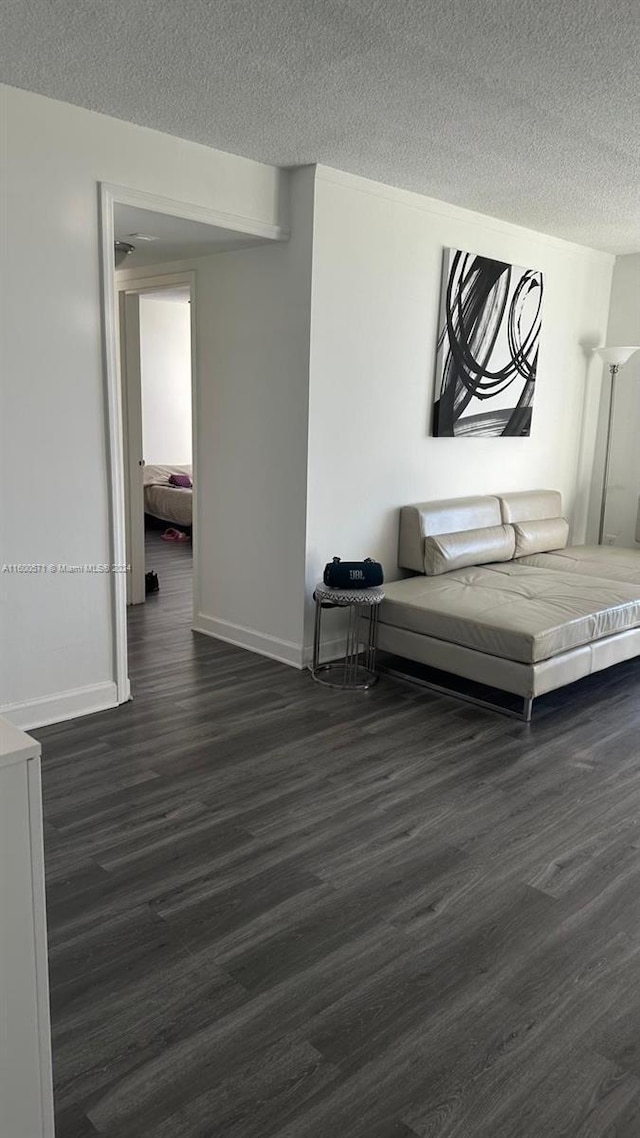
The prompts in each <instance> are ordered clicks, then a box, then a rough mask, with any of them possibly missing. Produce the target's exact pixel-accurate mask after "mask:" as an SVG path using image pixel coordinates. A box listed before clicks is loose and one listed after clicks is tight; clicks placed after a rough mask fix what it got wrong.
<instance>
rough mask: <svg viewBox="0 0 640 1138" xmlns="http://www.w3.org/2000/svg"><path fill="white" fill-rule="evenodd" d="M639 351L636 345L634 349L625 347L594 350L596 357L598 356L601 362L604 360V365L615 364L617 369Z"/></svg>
mask: <svg viewBox="0 0 640 1138" xmlns="http://www.w3.org/2000/svg"><path fill="white" fill-rule="evenodd" d="M639 350H640V349H639V347H638V345H637V344H636V345H635V347H629V346H627V347H625V348H607V347H603V348H594V351H595V353H596V355H598V356H600V359H601V360H604V362H605V363H606V364H615V365H616V366H617V367H622V365H623V364H626V362H627V360H628V359H630V358H631V356H632V355H633V353H634V352H637V351H639Z"/></svg>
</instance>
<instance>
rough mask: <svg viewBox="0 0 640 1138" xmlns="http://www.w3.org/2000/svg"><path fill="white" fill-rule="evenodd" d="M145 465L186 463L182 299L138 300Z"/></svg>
mask: <svg viewBox="0 0 640 1138" xmlns="http://www.w3.org/2000/svg"><path fill="white" fill-rule="evenodd" d="M140 371H141V379H142V449H143V454H144V458H145V462H146V463H147V464H149V463H160V464H162V465H173V464H178V465H183V464H188V463H190V462H191V449H192V446H191V312H190V305H189V300H188V298H187V297H185V298H183V299H181V300H160V299H157V298H156V297H154V296H153V295H149V296H145V294H144V293H143V294H142V295H141V297H140Z"/></svg>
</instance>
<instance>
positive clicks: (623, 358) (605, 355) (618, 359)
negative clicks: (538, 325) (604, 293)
mask: <svg viewBox="0 0 640 1138" xmlns="http://www.w3.org/2000/svg"><path fill="white" fill-rule="evenodd" d="M593 350H594V352H595V353H596V355H598V356H600V359H601V360H602V362H603V363H605V364H608V366H609V371H610V373H611V390H610V392H609V422H608V423H607V449H606V451H605V457H604V478H603V480H602V501H601V503H600V529H599V531H598V542H599V544H600V545H602V542H603V539H604V521H605V514H606V512H607V490H608V489H609V468H610V466H611V442H612V439H613V417H614V412H615V402H616V376H617V374H618V372H619V371H620V368H621V367H623V366H624V364H626V362H627V360H629V359H631V356H632V355H633V354H634V352H637V351H638V345H637V344H636V345H634V346H633V347H629V346H626V347H620V348H614V347H603V348H594V349H593Z"/></svg>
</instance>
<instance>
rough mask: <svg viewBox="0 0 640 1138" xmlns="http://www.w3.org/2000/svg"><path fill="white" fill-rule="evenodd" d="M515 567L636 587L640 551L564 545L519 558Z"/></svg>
mask: <svg viewBox="0 0 640 1138" xmlns="http://www.w3.org/2000/svg"><path fill="white" fill-rule="evenodd" d="M518 564H519V565H531V566H533V567H534V568H536V569H553V570H556V571H559V572H561V573H580V574H582V575H584V576H587V577H606V578H607V579H608V580H612V581H627V582H628V583H629V584H635V585H640V549H624V548H622V547H621V546H611V545H568V546H567V548H566V549H558V550H557V551H556V552H555V553H534V554H531V555H530V556H528V557H523V558H522V559H521V560H520V561H519V562H518Z"/></svg>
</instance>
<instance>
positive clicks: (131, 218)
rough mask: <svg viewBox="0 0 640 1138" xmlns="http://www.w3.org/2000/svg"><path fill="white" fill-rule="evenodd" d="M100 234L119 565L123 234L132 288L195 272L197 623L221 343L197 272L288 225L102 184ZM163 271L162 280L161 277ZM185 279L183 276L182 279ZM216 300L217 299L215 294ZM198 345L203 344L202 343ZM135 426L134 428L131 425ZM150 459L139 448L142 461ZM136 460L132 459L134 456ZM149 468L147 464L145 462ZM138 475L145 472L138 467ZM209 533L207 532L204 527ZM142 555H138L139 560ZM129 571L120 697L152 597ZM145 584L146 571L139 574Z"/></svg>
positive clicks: (123, 546) (118, 664)
mask: <svg viewBox="0 0 640 1138" xmlns="http://www.w3.org/2000/svg"><path fill="white" fill-rule="evenodd" d="M98 189H99V200H100V237H101V285H102V311H103V345H104V358H105V375H106V402H107V419H108V437H107V444H108V464H109V485H110V493H111V560H112V562H113V564H114V565H118V566H119V565H125V564H127V562H128V557H127V544H128V539H127V519H126V505H125V502H126V497H127V487H126V477H125V475H126V471H125V454H126V452H127V450H128V449H130V448H129V439H128V437H127V438H125V423H124V415H123V402H122V388H121V376H120V366H119V365H120V358H119V357H120V336H119V327H118V317H119V295H118V294H119V291H120V290H119V289H118V288H117V284H116V272H115V268H114V253H115V241H116V238H118V239H120V240H122V239H124V241H125V243H126V244H127V245H130V246H131V247H132V251H131V252H127V251H126V250H125V251H124V258H125V260H124V266H123V265H121V266H120V267H119V270H118V272H119V275H120V276H122V274H123V273H124V274H125V276H126V284H127V285H128V286H129V291H130V292H131V291H134V286H136V285H137V286H139V289H141V290H147V289H148V288H149V287H150V286H151V285H153V284H154V282H155V284H156V285H158V287H159V286H160V284H161V285H162V286H163V287H164V286H168V287H172V286H173V285H175V284H176V283H181V282H180V280H178V281H176V279H175V278H176V277H178V278H182V277H184V275H185V274H186V275H188V276H189V283H190V299H191V305H190V310H191V330H192V335H191V347H192V363H191V368H192V406H193V430H192V447H193V453H192V466H193V483H194V485H193V527H192V537H193V543H192V549H193V606H192V609H191V625H192V627H193V624H195V620H194V613H195V612H199V611H200V579H201V572H200V553H199V536H198V535H199V532H202V526H201V525H200V510H201V506H200V505H199V504H198V503H199V496H198V481H199V478H198V469H199V461H198V439H199V435H200V433H201V431H203V430H204V427H203V420H202V419H201V418H199V416H198V406H199V403H200V400H201V398H202V392H203V390H204V385H205V383H207V382H210V378H211V356H212V354H213V355H215V348H214V347H212V345H211V342H210V339H211V337H210V335H207V327H208V321H207V319H206V314H205V317H204V319H203V321H202V330H201V333H200V332H198V327H199V321H198V318H197V309H198V303H199V302H198V296H197V287H196V278H198V277H199V276H200V273H201V272H202V273H203V274H204V275H205V276H206V272H207V270H206V268H205V266H206V265H207V264H210V263H211V258H213V257H215V256H216V254H219V253H223V252H224V253H228V252H232V253H234V252H236V251H238V250H241V249H245V248H249V247H250V246H253V245H263V244H270V243H272V242H286V241H287V240H288V238H289V232H288V230H287V229H285V228H282V227H281V226H279V225H275V224H270V223H265V222H261V221H257V220H255V219H253V218H245V217H236V216H233V215H230V214H225V213H221V212H219V211H216V210H212V209H208V208H205V207H203V206H196V205H189V204H188V203H186V202H184V203H183V202H175V201H172V200H170V199H167V198H163V197H161V196H158V195H155V194H148V193H146V192H143V191H139V190H133V189H129V188H127V187H122V186H113V185H108V184H106V183H101V184H100V185H99V187H98ZM161 278H162V280H161ZM182 283H184V282H182ZM208 302H209V303H210V299H209V301H208ZM200 334H202V336H203V343H204V350H203V351H202V352H201V351H200V346H201V345H199V344H198V339H199V336H200ZM196 348H197V350H196ZM200 357H202V358H203V359H205V357H206V358H207V360H208V363H207V372H206V376H205V375H200V372H199V367H200V364H199V359H200ZM127 429H128V428H127ZM142 459H144V455H141V454H138V458H137V459H136V463H138V462H139V461H140V460H142ZM127 461H129V460H127ZM216 463H217V467H216V479H217V481H218V482H219V484H223V483H224V474H225V472H224V469H222V467H223V466H224V459H223V458H221V457H220V456H217V457H216ZM142 469H143V468H142ZM138 478H140V473H139V471H138ZM203 536H208V534H205V535H203ZM141 561H142V559H141V558H138V561H137V566H138V573H139V572H140V569H139V566H140V563H141ZM127 576H128V574H124V573H121V572H115V573H112V574H111V587H112V601H113V651H114V674H115V679H116V685H117V692H118V703H124V702H125V701H127V700H128V699H130V698H131V692H130V684H129V668H128V647H127V646H128V637H127V610H128V609H129V611H130V612H131V610H134V611H138V610H144V609H145V608H146V607H147V606H146V605H145V604H138V605H135V606H134V605H129V606H128V605H127V599H128V598H127ZM138 587H139V578H138Z"/></svg>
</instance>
